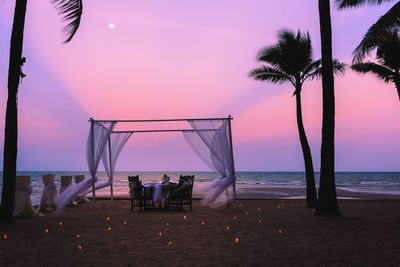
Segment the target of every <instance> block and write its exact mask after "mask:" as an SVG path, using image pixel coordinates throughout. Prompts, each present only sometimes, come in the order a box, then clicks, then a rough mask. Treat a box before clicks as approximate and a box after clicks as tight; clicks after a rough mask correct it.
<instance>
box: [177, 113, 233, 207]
mask: <svg viewBox="0 0 400 267" xmlns="http://www.w3.org/2000/svg"><path fill="white" fill-rule="evenodd" d="M188 122H189V124H190V125H191V126H192V128H193V130H194V131H184V132H183V136H184V137H185V140H186V141H187V143H188V144H189V146H190V147H191V148H192V149H193V151H194V152H195V153H196V154H197V155H198V156H199V157H200V158H201V159H202V160H203V162H204V163H205V164H206V165H207V166H209V167H210V168H211V169H212V170H214V171H216V172H217V173H219V174H220V175H221V176H220V177H219V178H217V179H215V180H214V181H212V182H211V183H209V184H207V185H205V186H203V187H201V188H199V191H200V193H203V194H204V199H203V200H202V204H203V205H207V204H210V203H211V202H214V201H215V200H216V199H217V198H218V197H219V196H220V195H221V193H222V192H223V191H224V190H226V189H227V188H228V187H229V185H231V184H233V183H235V181H236V177H235V176H234V173H235V171H234V169H233V168H234V167H233V162H232V158H231V147H230V140H229V132H228V130H229V129H228V120H188ZM227 200H228V199H227V198H225V199H219V203H223V202H226V201H227Z"/></svg>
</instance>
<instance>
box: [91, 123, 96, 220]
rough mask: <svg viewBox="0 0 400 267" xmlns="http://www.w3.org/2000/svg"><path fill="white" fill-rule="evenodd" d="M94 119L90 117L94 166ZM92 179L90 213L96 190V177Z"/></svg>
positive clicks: (93, 210)
mask: <svg viewBox="0 0 400 267" xmlns="http://www.w3.org/2000/svg"><path fill="white" fill-rule="evenodd" d="M93 128H94V120H93V119H92V118H90V134H91V138H92V140H91V141H92V166H94V131H93ZM92 179H93V184H92V213H93V214H96V190H95V184H96V178H95V177H93V176H92Z"/></svg>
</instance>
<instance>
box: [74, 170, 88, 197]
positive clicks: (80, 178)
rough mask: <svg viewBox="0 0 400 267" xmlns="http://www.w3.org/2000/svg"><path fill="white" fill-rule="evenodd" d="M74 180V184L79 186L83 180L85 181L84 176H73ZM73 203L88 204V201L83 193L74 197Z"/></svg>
mask: <svg viewBox="0 0 400 267" xmlns="http://www.w3.org/2000/svg"><path fill="white" fill-rule="evenodd" d="M74 180H75V184H79V183H80V182H83V180H85V175H74ZM74 201H75V202H76V203H79V202H90V200H89V199H88V198H87V197H86V194H85V193H81V194H79V195H77V196H76V197H75V199H74Z"/></svg>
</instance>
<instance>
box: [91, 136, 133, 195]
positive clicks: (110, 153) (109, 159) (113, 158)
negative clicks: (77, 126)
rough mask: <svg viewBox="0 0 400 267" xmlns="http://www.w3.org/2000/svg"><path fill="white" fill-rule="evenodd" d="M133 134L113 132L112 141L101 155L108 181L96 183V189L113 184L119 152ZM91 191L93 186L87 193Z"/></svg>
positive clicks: (110, 139)
mask: <svg viewBox="0 0 400 267" xmlns="http://www.w3.org/2000/svg"><path fill="white" fill-rule="evenodd" d="M132 134H133V132H123V133H112V134H111V135H110V138H109V141H111V142H107V144H108V146H107V145H106V147H105V148H104V151H103V154H102V156H101V160H102V162H103V166H104V169H105V170H106V173H107V176H108V181H105V182H101V183H96V186H95V190H98V189H101V188H104V187H107V186H109V185H112V184H113V179H114V170H115V165H116V163H117V160H118V157H119V154H120V153H121V150H122V148H123V147H124V145H125V144H126V142H127V141H128V140H129V138H130V137H131V136H132ZM91 191H92V188H89V189H88V190H87V192H86V193H89V192H91Z"/></svg>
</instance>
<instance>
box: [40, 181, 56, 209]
mask: <svg viewBox="0 0 400 267" xmlns="http://www.w3.org/2000/svg"><path fill="white" fill-rule="evenodd" d="M55 176H56V175H55V174H46V175H42V180H43V185H44V188H43V194H42V198H41V199H40V206H39V210H40V211H54V210H55V209H56V207H57V204H56V202H57V196H58V193H57V187H56V184H55V183H54V178H55Z"/></svg>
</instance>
